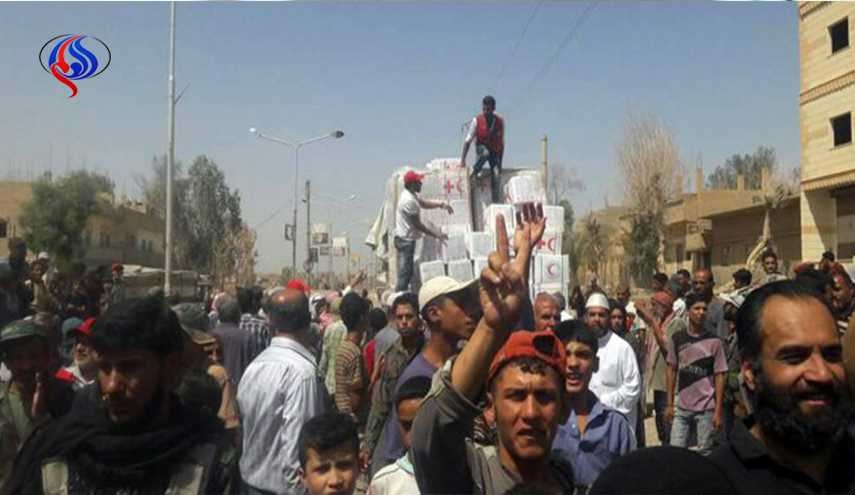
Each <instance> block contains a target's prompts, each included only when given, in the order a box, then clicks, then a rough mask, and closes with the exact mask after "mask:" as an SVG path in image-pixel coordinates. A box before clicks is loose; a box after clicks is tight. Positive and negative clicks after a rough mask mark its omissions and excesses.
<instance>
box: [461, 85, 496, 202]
mask: <svg viewBox="0 0 855 495" xmlns="http://www.w3.org/2000/svg"><path fill="white" fill-rule="evenodd" d="M481 105H482V106H481V108H482V113H480V114H478V115H477V116H476V117H475V118H474V119H472V123H471V124H470V125H469V133H468V134H467V135H466V141H464V143H463V156H461V158H460V166H462V167H465V166H466V154H467V153H469V145H470V144H471V143H472V139H473V138H474V139H475V154H476V155H478V161H476V162H475V166H474V167H473V172H472V174H473V175H474V176H477V175H478V173H479V172H481V168H482V167H483V166H484V162H489V163H490V176H491V177H490V185H491V187H492V190H493V202H494V203H501V202H502V194H501V189H502V179H501V174H502V155H504V152H505V120H504V119H502V118H501V117H499V116H498V115H496V114H495V113H494V112H495V110H496V99H495V98H493V97H492V96H489V95H487V96H485V97H484V99H483V100H482V101H481Z"/></svg>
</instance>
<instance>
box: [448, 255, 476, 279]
mask: <svg viewBox="0 0 855 495" xmlns="http://www.w3.org/2000/svg"><path fill="white" fill-rule="evenodd" d="M448 276H449V277H451V278H453V279H454V280H457V281H458V282H466V281H468V280H472V261H471V260H457V261H449V262H448Z"/></svg>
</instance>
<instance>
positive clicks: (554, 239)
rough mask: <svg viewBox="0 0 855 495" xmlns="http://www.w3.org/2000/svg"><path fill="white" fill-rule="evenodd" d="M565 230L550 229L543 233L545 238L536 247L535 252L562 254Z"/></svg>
mask: <svg viewBox="0 0 855 495" xmlns="http://www.w3.org/2000/svg"><path fill="white" fill-rule="evenodd" d="M563 235H564V233H563V232H557V231H549V230H547V231H546V232H544V233H543V238H541V239H540V242H539V243H538V244H537V246H535V247H534V253H535V254H561V239H562V236H563Z"/></svg>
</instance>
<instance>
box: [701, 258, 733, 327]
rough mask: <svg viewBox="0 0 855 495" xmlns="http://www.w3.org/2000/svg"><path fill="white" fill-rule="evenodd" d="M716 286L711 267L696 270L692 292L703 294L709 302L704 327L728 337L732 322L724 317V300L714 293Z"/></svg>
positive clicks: (702, 296)
mask: <svg viewBox="0 0 855 495" xmlns="http://www.w3.org/2000/svg"><path fill="white" fill-rule="evenodd" d="M714 287H715V278H714V277H713V273H712V271H710V269H709V268H701V269H700V270H697V271H696V272H695V278H694V280H692V292H694V293H695V294H698V295H699V296H701V299H703V300H704V301H706V303H707V315H706V318H705V319H704V328H705V329H706V331H707V332H709V333H711V334H713V335H715V336H716V337H718V338H720V339H726V338H727V336H728V334H729V333H730V324H729V323H728V322H727V321H726V320H725V319H724V301H723V300H722V299H721V298H720V297H716V296H715V295H714V294H713V288H714Z"/></svg>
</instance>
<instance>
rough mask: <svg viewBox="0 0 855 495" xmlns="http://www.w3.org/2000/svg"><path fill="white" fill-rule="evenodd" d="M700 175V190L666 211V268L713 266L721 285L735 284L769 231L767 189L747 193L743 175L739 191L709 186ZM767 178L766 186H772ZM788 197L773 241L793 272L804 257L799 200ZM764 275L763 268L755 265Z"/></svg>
mask: <svg viewBox="0 0 855 495" xmlns="http://www.w3.org/2000/svg"><path fill="white" fill-rule="evenodd" d="M695 173H696V176H695V192H693V193H687V194H683V195H682V197H681V198H680V199H679V200H677V201H673V202H671V203H670V204H669V205H668V208H667V210H666V212H665V225H666V227H665V236H664V239H663V246H662V257H661V259H660V267H661V268H662V270H663V271H664V272H665V273H667V274H669V275H670V274H673V273H675V272H676V271H677V270H679V269H686V270H689V271H690V272H691V271H694V270H696V269H698V268H710V269H711V270H712V272H713V275H714V276H715V278H716V280H717V281H718V284H719V285H724V284H726V283H727V282H730V280H731V277H730V275H731V274H732V273H733V272H734V271H736V270H737V269H739V268H743V267H744V266H745V263H746V261H747V260H748V255H749V254H750V253H751V251H752V250H753V249H754V247H755V246H756V245H757V243H758V241H759V239H760V237H761V235H762V233H763V220H764V218H765V207H764V195H763V190H762V189H763V187H764V186H762V185H761V189H746V188H745V180H744V178H743V177H741V176H739V177H737V186H736V189H733V190H721V189H716V190H710V189H705V188H704V174H703V170H700V169H698V170H697V171H696V172H695ZM767 180H768V179H767V177H766V175H765V174H764V175H763V177H762V179H761V183H762V184H766V182H767ZM797 199H798V198H797V196H792V197H790V198H788V199H787V200H786V201H785V202H784V204H783V205H782V206H781V207H780V208H779V209H777V210H774V211H773V212H772V216H771V222H770V223H771V233H772V239H773V240H774V244H775V246H776V249H777V251H778V254H779V256H780V257H781V260H782V266H781V269H782V271H788V270H789V269H790V267H791V266H794V265H795V264H796V263H798V261H799V260H800V259H801V241H800V239H801V236H800V229H799V202H798V200H797ZM751 268H752V269H753V270H755V271H756V273H755V275H758V276H759V275H760V267H759V266H755V267H751Z"/></svg>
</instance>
